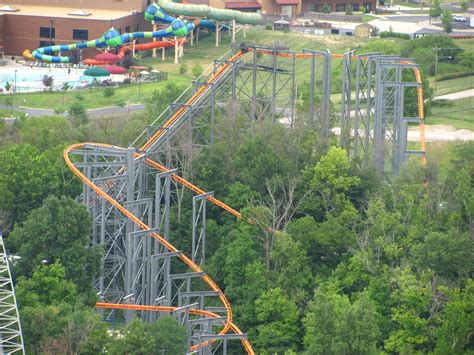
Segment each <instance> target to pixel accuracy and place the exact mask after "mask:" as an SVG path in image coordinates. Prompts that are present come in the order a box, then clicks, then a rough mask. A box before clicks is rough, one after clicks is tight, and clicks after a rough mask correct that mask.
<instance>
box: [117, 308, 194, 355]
mask: <svg viewBox="0 0 474 355" xmlns="http://www.w3.org/2000/svg"><path fill="white" fill-rule="evenodd" d="M186 341H187V332H186V328H185V327H184V326H182V325H179V324H178V322H177V321H176V319H174V318H173V317H165V318H162V319H160V320H159V321H157V322H155V323H153V324H147V323H144V322H142V321H141V320H139V319H134V320H133V321H132V322H131V323H130V324H128V325H127V327H126V328H125V329H124V330H123V331H119V332H117V333H116V337H115V339H114V341H113V342H112V344H111V346H110V353H112V354H137V355H140V354H142V355H147V354H184V353H185V352H186Z"/></svg>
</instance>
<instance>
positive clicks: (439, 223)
mask: <svg viewBox="0 0 474 355" xmlns="http://www.w3.org/2000/svg"><path fill="white" fill-rule="evenodd" d="M181 90H182V88H180V87H177V86H175V85H172V84H170V85H168V87H167V90H165V91H163V92H155V93H154V95H153V97H152V98H151V99H150V101H149V103H148V104H147V110H146V114H144V115H140V116H138V115H137V116H134V115H132V116H124V117H114V118H105V117H100V118H94V119H89V118H88V117H87V116H86V115H85V114H84V113H83V112H82V113H81V112H79V113H78V114H77V115H75V116H74V115H71V116H70V117H69V118H65V117H43V118H35V119H34V120H33V119H32V120H29V119H25V118H21V117H20V118H18V119H17V120H16V122H15V123H14V124H13V125H5V126H4V127H2V129H3V132H2V149H1V150H0V169H1V170H0V171H1V173H0V196H2V203H1V205H0V223H1V225H2V226H3V231H4V236H6V242H7V246H8V248H9V250H10V251H11V252H12V253H14V254H17V255H19V256H20V259H19V260H18V261H17V262H16V263H15V265H14V268H13V273H14V276H15V282H16V293H17V299H18V303H19V307H20V316H21V319H22V325H23V331H24V338H25V342H26V345H27V350H28V353H69V354H76V353H84V354H97V353H103V352H108V353H112V354H124V353H133V354H151V353H162V352H164V353H167V354H168V353H169V354H177V353H183V352H184V349H185V348H186V330H185V329H183V328H182V327H181V326H180V325H178V324H177V323H176V321H175V320H174V318H171V317H165V318H162V319H161V320H160V321H158V322H157V323H155V324H146V323H142V322H141V321H138V320H135V321H133V322H132V323H130V324H129V325H127V326H126V327H125V328H123V327H122V328H121V327H120V325H117V324H108V323H105V322H103V321H102V320H101V317H100V314H99V313H97V312H96V311H95V310H94V309H93V305H94V303H95V302H96V301H97V299H96V297H97V296H96V294H95V292H94V290H93V289H92V285H91V279H92V278H93V277H94V276H95V275H97V274H98V273H99V272H100V258H101V253H102V251H101V250H99V249H94V248H91V247H90V242H89V241H90V239H89V238H90V237H89V235H90V230H91V223H92V221H91V219H90V217H89V215H88V213H87V211H86V209H85V208H84V207H83V206H81V205H79V204H78V203H76V202H75V201H74V199H75V197H76V196H77V195H79V194H80V193H81V191H82V188H81V183H80V182H79V181H78V180H77V179H76V178H74V177H73V176H72V174H71V173H70V171H69V170H68V169H67V168H66V166H65V164H64V162H63V158H62V149H63V148H64V147H65V146H66V145H67V143H70V142H76V141H96V142H108V143H113V144H116V145H119V146H127V144H128V143H129V142H130V141H132V140H133V138H134V137H135V136H136V135H137V133H138V132H139V131H140V130H141V129H142V128H143V127H145V126H146V125H147V124H148V123H149V122H151V120H152V119H153V117H156V114H157V113H159V112H160V111H161V110H162V109H163V108H164V107H163V105H164V104H162V103H166V102H170V101H172V99H173V98H174V97H176V96H177V95H178V94H179V92H181ZM219 123H220V127H219V132H218V134H217V136H216V142H215V144H214V145H213V146H210V147H205V148H200V149H196V150H194V151H193V152H192V153H190V154H192V155H193V156H192V164H191V165H190V166H189V169H188V170H187V171H186V175H187V176H186V178H188V179H190V180H191V181H193V183H195V184H197V185H198V186H200V187H202V188H203V189H205V190H206V191H214V192H215V195H216V196H217V197H218V198H220V199H222V200H223V201H224V202H226V203H228V204H229V205H230V206H232V207H233V208H235V209H237V210H240V211H241V212H242V213H243V215H244V216H245V217H246V218H248V219H251V220H253V221H254V223H253V224H249V223H247V222H245V221H240V220H236V219H235V218H234V217H233V216H231V215H229V214H227V213H226V212H224V211H221V210H220V209H218V208H217V207H215V206H210V207H209V208H210V211H209V213H208V223H207V234H208V237H207V238H208V248H207V260H206V265H205V270H206V272H208V273H209V274H210V276H211V277H212V278H213V279H214V280H216V282H217V283H218V285H219V286H221V287H222V289H223V290H224V292H225V294H226V296H227V297H228V298H229V300H230V302H231V305H232V308H233V312H234V322H235V323H236V324H237V325H238V326H239V327H240V328H241V329H242V330H243V331H245V332H246V333H248V336H249V339H250V341H251V343H252V344H253V346H254V348H255V349H256V351H257V353H261V354H275V353H277V354H293V353H306V354H372V353H392V354H396V353H402V354H411V353H436V354H461V353H474V334H473V330H474V283H473V281H472V276H473V272H474V248H473V241H474V239H473V238H474V143H472V142H470V143H457V144H454V145H453V146H450V147H449V149H450V151H451V154H450V161H449V164H447V165H446V166H440V165H439V164H438V162H437V161H434V160H431V161H429V162H428V165H427V166H426V167H422V166H421V163H420V162H419V161H418V160H416V159H413V160H411V161H408V162H407V164H406V166H405V168H404V169H403V171H402V172H401V173H400V174H399V175H398V176H393V177H390V178H389V179H386V178H385V177H380V176H378V175H377V174H376V172H375V171H372V170H371V169H359V168H358V165H357V163H356V162H351V161H349V160H348V158H347V156H346V153H345V151H344V150H342V149H340V148H338V147H337V144H336V139H335V138H334V139H333V142H331V144H329V145H325V144H322V143H321V141H320V139H319V132H317V130H315V129H310V128H308V126H306V125H305V124H304V123H300V124H296V126H295V127H293V128H291V129H289V128H287V127H285V126H284V125H280V124H273V123H271V122H267V121H262V122H249V120H248V118H244V117H240V118H237V119H235V120H232V119H229V118H226V117H222V118H221V121H220V122H219ZM447 149H448V148H447ZM440 171H442V174H441V173H440ZM444 176H446V178H444ZM186 194H189V196H191V193H190V192H186ZM191 213H192V208H191V205H190V204H186V203H185V204H183V206H180V208H178V207H177V206H175V207H174V209H173V211H172V219H171V224H172V227H171V229H172V235H171V239H172V241H173V243H174V244H175V245H176V246H177V247H178V248H179V249H181V250H183V251H184V252H185V253H189V249H190V236H191V233H190V230H191V225H190V222H191V219H190V218H184V217H183V216H189V215H190V214H191ZM186 221H188V222H189V223H187V222H186ZM110 329H121V331H117V330H115V331H110ZM233 346H234V347H233V351H234V352H235V353H242V348H241V347H239V344H233Z"/></svg>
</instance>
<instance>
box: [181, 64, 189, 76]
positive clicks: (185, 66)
mask: <svg viewBox="0 0 474 355" xmlns="http://www.w3.org/2000/svg"><path fill="white" fill-rule="evenodd" d="M187 71H188V65H187V64H186V63H181V65H180V66H179V73H180V74H181V75H183V74H186V72H187Z"/></svg>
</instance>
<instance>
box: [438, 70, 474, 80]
mask: <svg viewBox="0 0 474 355" xmlns="http://www.w3.org/2000/svg"><path fill="white" fill-rule="evenodd" d="M471 75H474V70H468V71H464V72H458V73H448V74H444V75H439V76H438V77H437V78H436V81H443V80H451V79H458V78H465V77H466V76H471Z"/></svg>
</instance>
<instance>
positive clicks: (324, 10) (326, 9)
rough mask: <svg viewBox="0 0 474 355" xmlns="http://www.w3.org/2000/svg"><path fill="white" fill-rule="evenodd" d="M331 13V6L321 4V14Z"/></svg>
mask: <svg viewBox="0 0 474 355" xmlns="http://www.w3.org/2000/svg"><path fill="white" fill-rule="evenodd" d="M331 11H332V8H331V5H329V4H323V5H322V6H321V12H322V13H324V14H329V13H330V12H331Z"/></svg>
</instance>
